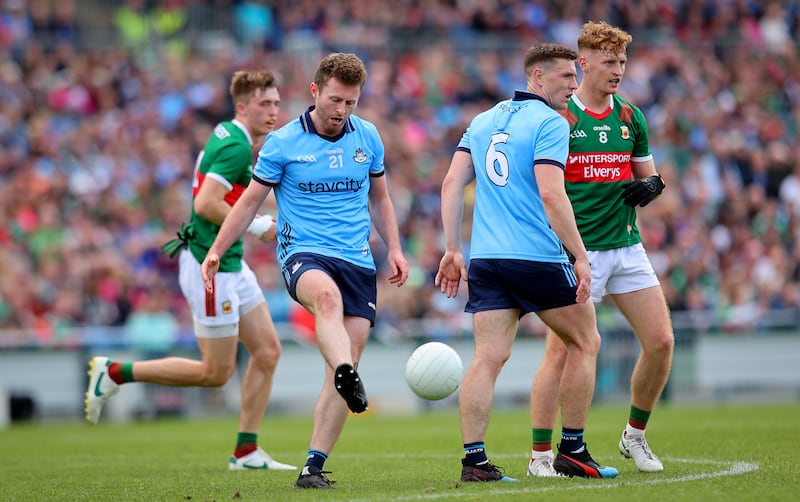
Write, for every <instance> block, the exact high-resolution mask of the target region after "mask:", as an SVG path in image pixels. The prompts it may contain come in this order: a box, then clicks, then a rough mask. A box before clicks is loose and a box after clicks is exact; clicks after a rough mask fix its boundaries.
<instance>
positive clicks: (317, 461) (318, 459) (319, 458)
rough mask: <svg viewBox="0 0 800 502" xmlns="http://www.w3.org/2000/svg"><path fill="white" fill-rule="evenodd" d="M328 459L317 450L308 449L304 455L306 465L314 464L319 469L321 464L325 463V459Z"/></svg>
mask: <svg viewBox="0 0 800 502" xmlns="http://www.w3.org/2000/svg"><path fill="white" fill-rule="evenodd" d="M326 460H328V456H327V455H326V454H324V453H322V452H321V451H319V450H308V456H307V457H306V465H307V466H312V465H313V466H314V467H316V468H317V469H319V470H320V471H321V470H322V466H323V465H325V461H326Z"/></svg>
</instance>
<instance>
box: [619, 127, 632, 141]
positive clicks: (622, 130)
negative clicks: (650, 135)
mask: <svg viewBox="0 0 800 502" xmlns="http://www.w3.org/2000/svg"><path fill="white" fill-rule="evenodd" d="M619 132H620V133H621V134H622V139H628V138H630V137H631V131H630V130H629V129H628V126H619Z"/></svg>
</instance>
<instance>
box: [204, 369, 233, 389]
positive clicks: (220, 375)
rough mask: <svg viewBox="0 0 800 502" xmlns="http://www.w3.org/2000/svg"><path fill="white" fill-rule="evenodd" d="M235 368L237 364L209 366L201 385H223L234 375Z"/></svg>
mask: <svg viewBox="0 0 800 502" xmlns="http://www.w3.org/2000/svg"><path fill="white" fill-rule="evenodd" d="M234 368H235V365H231V366H224V367H217V368H212V367H207V368H206V370H205V372H204V373H203V379H202V381H201V382H200V385H201V386H203V387H222V386H223V385H225V382H227V381H228V380H229V379H230V378H231V376H232V375H233V370H234Z"/></svg>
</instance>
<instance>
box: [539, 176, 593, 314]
mask: <svg viewBox="0 0 800 502" xmlns="http://www.w3.org/2000/svg"><path fill="white" fill-rule="evenodd" d="M534 172H535V173H536V182H537V184H538V185H539V194H540V195H541V197H542V204H543V206H544V211H545V213H547V219H548V220H549V221H550V227H551V228H552V229H553V231H554V232H555V233H556V235H557V236H558V238H559V239H560V240H561V242H562V243H563V244H564V246H565V247H566V248H567V249H568V250H569V252H570V253H572V255H573V256H574V257H575V263H574V265H573V269H574V270H575V276H576V277H577V279H578V292H577V295H576V301H577V302H578V303H583V302H585V301H587V300H589V292H590V289H591V275H590V273H589V256H588V254H587V252H586V248H585V247H584V245H583V239H581V235H580V233H578V226H577V224H576V223H575V213H574V212H573V210H572V204H571V203H570V201H569V197H567V192H566V190H565V189H564V171H563V170H562V169H561V168H560V167H558V166H555V165H551V164H536V166H535V167H534Z"/></svg>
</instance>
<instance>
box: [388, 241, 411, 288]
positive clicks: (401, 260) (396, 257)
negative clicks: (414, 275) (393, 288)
mask: <svg viewBox="0 0 800 502" xmlns="http://www.w3.org/2000/svg"><path fill="white" fill-rule="evenodd" d="M386 258H387V261H388V262H389V267H391V269H392V275H390V276H389V283H391V284H397V287H398V288H399V287H400V286H402V285H403V284H405V283H406V281H407V280H408V261H406V257H405V256H404V255H403V251H401V250H399V249H392V250H389V254H388V256H387V257H386Z"/></svg>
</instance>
